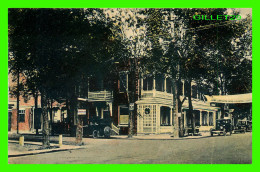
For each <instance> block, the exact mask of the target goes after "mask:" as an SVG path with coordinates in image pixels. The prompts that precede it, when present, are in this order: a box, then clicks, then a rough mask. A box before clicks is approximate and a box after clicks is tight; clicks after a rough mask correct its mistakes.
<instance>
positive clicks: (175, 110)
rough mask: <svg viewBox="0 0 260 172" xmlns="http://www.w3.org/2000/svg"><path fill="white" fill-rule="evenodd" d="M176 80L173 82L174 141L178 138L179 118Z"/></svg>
mask: <svg viewBox="0 0 260 172" xmlns="http://www.w3.org/2000/svg"><path fill="white" fill-rule="evenodd" d="M177 85H178V84H177V80H176V79H174V80H173V91H174V92H173V109H172V111H173V112H172V113H173V118H174V124H173V126H174V127H173V129H174V130H173V136H174V138H175V139H177V138H179V136H180V135H179V117H178V101H177V94H178V88H177Z"/></svg>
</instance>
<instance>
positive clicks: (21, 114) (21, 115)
mask: <svg viewBox="0 0 260 172" xmlns="http://www.w3.org/2000/svg"><path fill="white" fill-rule="evenodd" d="M19 122H25V110H19Z"/></svg>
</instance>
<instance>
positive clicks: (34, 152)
mask: <svg viewBox="0 0 260 172" xmlns="http://www.w3.org/2000/svg"><path fill="white" fill-rule="evenodd" d="M8 142H10V143H17V142H16V141H8ZM25 143H27V144H35V145H39V143H37V142H36V143H35V142H25ZM84 148H86V146H80V147H78V146H77V147H72V148H55V149H45V150H44V149H43V150H36V151H31V152H28V153H18V154H8V158H12V157H20V156H27V155H37V154H45V153H53V152H61V151H70V150H77V149H84Z"/></svg>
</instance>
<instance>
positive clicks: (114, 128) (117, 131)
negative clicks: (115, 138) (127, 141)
mask: <svg viewBox="0 0 260 172" xmlns="http://www.w3.org/2000/svg"><path fill="white" fill-rule="evenodd" d="M111 127H112V128H111V129H112V130H113V131H114V132H115V133H116V134H118V135H119V129H120V128H118V127H117V126H115V125H114V124H113V123H112V125H111Z"/></svg>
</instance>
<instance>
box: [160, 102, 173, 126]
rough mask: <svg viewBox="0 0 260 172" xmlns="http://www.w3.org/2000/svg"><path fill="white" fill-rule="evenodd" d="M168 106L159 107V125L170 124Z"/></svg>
mask: <svg viewBox="0 0 260 172" xmlns="http://www.w3.org/2000/svg"><path fill="white" fill-rule="evenodd" d="M170 115H171V112H170V108H169V107H164V106H162V107H161V120H160V125H161V126H169V125H170Z"/></svg>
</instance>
